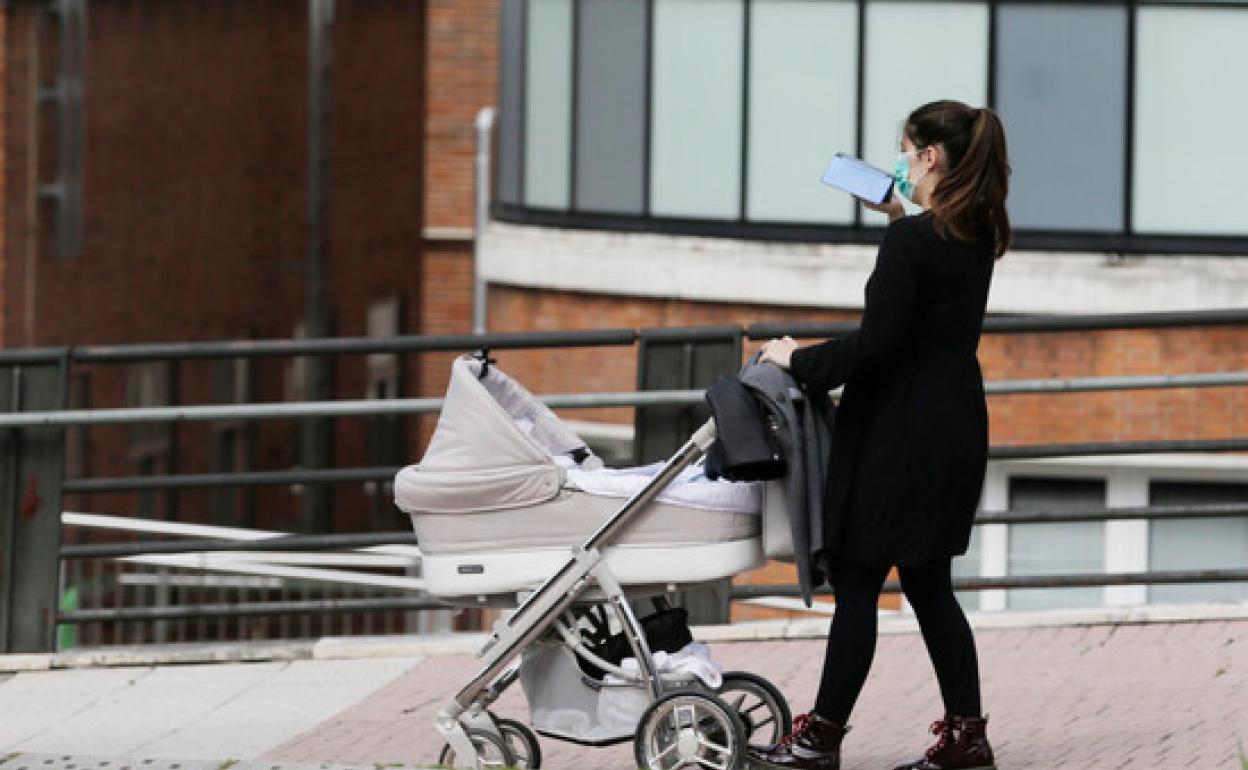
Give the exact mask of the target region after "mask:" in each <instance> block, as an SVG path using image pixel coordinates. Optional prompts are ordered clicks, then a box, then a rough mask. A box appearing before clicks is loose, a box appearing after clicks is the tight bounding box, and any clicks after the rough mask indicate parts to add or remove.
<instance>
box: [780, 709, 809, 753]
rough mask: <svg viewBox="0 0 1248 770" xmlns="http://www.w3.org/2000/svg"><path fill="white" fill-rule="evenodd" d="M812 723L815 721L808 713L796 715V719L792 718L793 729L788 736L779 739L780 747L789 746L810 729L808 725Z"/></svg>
mask: <svg viewBox="0 0 1248 770" xmlns="http://www.w3.org/2000/svg"><path fill="white" fill-rule="evenodd" d="M814 721H815V720H814V718H813V717H812V716H811V715H810V714H809V713H807V714H798V715H797V716H796V717H794V718H793V729H792V730H790V731H789V734H788V735H786V736H784V737H783V738H781V739H780V745H781V746H789V745H791V744H792V743H793V741H794V740H796V739H797V738H798V736H800V735H802V734H803V733H805V732H806V731H807V730H809V729H810V725H811V723H813V722H814Z"/></svg>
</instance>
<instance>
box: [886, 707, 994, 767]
mask: <svg viewBox="0 0 1248 770" xmlns="http://www.w3.org/2000/svg"><path fill="white" fill-rule="evenodd" d="M987 726H988V717H987V716H983V717H960V716H953V715H946V716H945V718H944V719H937V720H936V721H935V722H933V723H932V726H931V728H929V729H930V730H931V731H932V732H933V733H934V734H935V735H937V736H938V738H937V740H936V743H935V744H934V745H933V746H932V747H931V748H929V749H928V750H927V752H926V753H925V754H924V756H922V757H920V758H919V759H916V760H914V761H913V762H907V763H906V764H904V765H897V766H896V767H895V768H893V770H996V768H997V766H996V764H995V762H994V760H993V757H992V747H991V746H989V745H988V736H987V735H986V734H985V729H986V728H987Z"/></svg>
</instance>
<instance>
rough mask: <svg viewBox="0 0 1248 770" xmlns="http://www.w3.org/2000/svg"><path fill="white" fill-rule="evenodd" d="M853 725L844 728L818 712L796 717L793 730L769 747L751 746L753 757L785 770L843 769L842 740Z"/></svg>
mask: <svg viewBox="0 0 1248 770" xmlns="http://www.w3.org/2000/svg"><path fill="white" fill-rule="evenodd" d="M852 729H853V728H852V727H850V726H849V725H845V726H844V727H842V726H841V725H838V724H837V723H836V722H833V721H832V720H831V719H824V718H823V717H821V716H819V715H818V714H816V713H815V712H813V711H812V712H810V713H809V714H802V715H801V716H799V717H797V719H794V720H793V732H791V733H789V734H788V735H786V736H784V737H783V738H781V739H780V742H779V743H777V744H776V745H774V746H769V747H767V748H751V749H750V760H751V761H752V762H754V763H757V764H760V765H763V766H764V767H773V768H784V770H790V769H791V770H841V739H842V738H844V737H845V734H846V733H848V732H849V731H850V730H852Z"/></svg>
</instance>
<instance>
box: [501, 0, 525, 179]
mask: <svg viewBox="0 0 1248 770" xmlns="http://www.w3.org/2000/svg"><path fill="white" fill-rule="evenodd" d="M499 13H500V14H501V16H502V18H501V19H500V21H501V28H500V29H501V32H500V35H499V38H500V40H499V45H500V50H499V56H498V87H499V114H498V122H497V123H496V128H495V130H496V132H497V137H498V139H497V152H498V156H497V159H496V161H495V162H496V163H497V171H496V174H497V176H496V184H497V185H498V186H497V188H496V190H495V194H496V195H497V196H498V199H499V200H500V201H503V202H505V203H520V159H521V154H522V153H523V151H524V148H523V145H522V144H521V142H522V140H523V137H522V136H521V130H520V126H521V125H522V123H523V122H524V83H523V80H522V78H523V75H524V0H503V3H502V7H501V8H500V10H499Z"/></svg>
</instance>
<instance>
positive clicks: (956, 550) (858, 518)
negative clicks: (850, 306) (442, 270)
mask: <svg viewBox="0 0 1248 770" xmlns="http://www.w3.org/2000/svg"><path fill="white" fill-rule="evenodd" d="M992 269H993V255H992V250H991V247H990V246H989V245H988V244H983V243H969V242H963V241H959V240H956V239H954V238H953V237H952V236H949V237H948V238H942V237H941V236H940V235H939V234H938V233H937V231H936V228H935V224H934V220H933V217H932V215H931V214H930V213H929V212H925V213H923V214H919V215H917V216H910V217H903V218H901V219H898V220H895V221H894V222H892V223H891V224H890V225H889V226H888V229H887V230H886V231H885V233H884V240H883V242H882V243H881V244H880V249H879V253H878V255H877V257H876V262H875V269H874V270H873V271H872V273H871V277H870V278H869V279H868V281H867V285H866V302H865V305H864V308H863V315H862V321H861V323H860V325H859V328H858V329H857V330H855V331H854V332H852V333H850V334H847V335H845V336H843V337H838V338H836V339H832V340H828V341H826V342H823V343H820V344H817V345H811V346H807V347H803V348H799V349H798V350H796V351H794V353H793V358H792V363H791V366H790V371H791V372H792V374H793V376H794V378H795V379H797V380H798V381H799V382H800V383H801V384H802V386H803V387H804V388H807V389H813V388H822V389H829V390H830V389H832V388H835V387H837V386H838V385H841V384H844V385H845V388H844V390H843V391H842V394H841V401H840V407H839V409H838V410H837V412H836V427H835V431H834V433H833V436H832V458H831V461H830V467H829V471H828V483H827V494H826V498H825V500H824V533H825V534H824V543H823V546H824V548H823V552H822V553H818V552H817V553H816V557H817V562H818V561H821V560H822V559H825V558H834V557H835V556H836V555H837V554H838V553H843V554H845V555H849V556H852V558H854V559H855V560H857V561H859V562H862V563H865V564H875V565H881V566H883V565H891V564H898V565H903V566H915V565H919V564H923V563H925V562H927V561H928V560H929V559H932V558H935V557H938V556H957V555H959V554H963V553H965V552H966V549H967V546H968V544H969V543H970V537H971V525H972V523H973V521H974V518H975V509H976V507H977V506H978V503H979V496H980V491H981V489H982V486H983V480H984V469H985V466H986V464H987V458H988V409H987V404H986V403H985V401H984V382H983V375H982V374H981V372H980V368H979V360H978V358H976V355H975V351H976V348H977V346H978V344H979V335H980V330H981V329H982V327H983V319H984V308H985V305H986V303H987V300H988V285H989V283H990V282H991V279H992Z"/></svg>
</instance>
